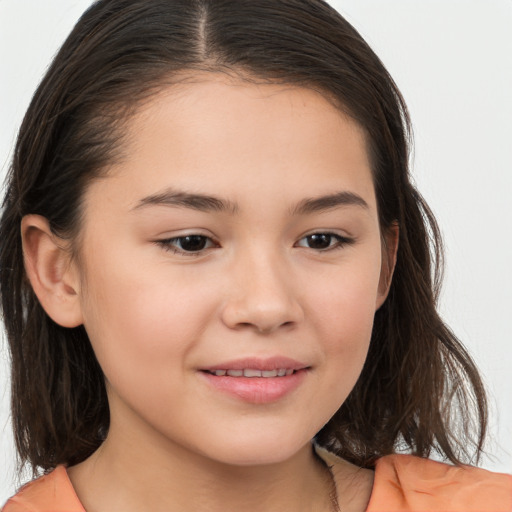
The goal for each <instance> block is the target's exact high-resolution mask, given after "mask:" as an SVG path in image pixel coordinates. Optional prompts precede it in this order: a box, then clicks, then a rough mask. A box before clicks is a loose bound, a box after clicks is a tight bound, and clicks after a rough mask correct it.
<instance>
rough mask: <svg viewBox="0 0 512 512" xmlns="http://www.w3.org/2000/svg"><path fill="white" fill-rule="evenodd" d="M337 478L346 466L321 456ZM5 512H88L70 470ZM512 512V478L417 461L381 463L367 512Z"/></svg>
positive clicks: (396, 458)
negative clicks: (338, 468)
mask: <svg viewBox="0 0 512 512" xmlns="http://www.w3.org/2000/svg"><path fill="white" fill-rule="evenodd" d="M320 455H321V456H322V457H323V458H324V460H325V461H326V462H327V464H328V465H329V466H331V469H332V471H333V474H334V475H336V465H337V464H340V463H341V462H340V461H339V459H338V458H337V457H336V456H334V455H331V454H329V455H325V454H323V455H322V454H320ZM2 511H3V512H85V510H84V508H83V506H82V504H81V503H80V501H79V499H78V497H77V495H76V494H75V491H74V489H73V486H72V485H71V482H70V480H69V478H68V474H67V472H66V469H65V467H64V466H59V467H57V468H56V469H55V470H54V471H52V472H51V473H49V474H48V475H45V476H43V477H41V478H38V479H37V480H34V481H33V482H30V483H28V484H27V485H25V486H24V487H22V488H21V490H20V491H19V492H18V494H16V495H15V496H13V497H12V498H11V499H10V500H8V501H7V503H6V504H5V506H4V508H3V509H2ZM406 511H416V512H420V511H421V512H436V511H437V512H512V475H505V474H502V473H492V472H490V471H486V470H484V469H478V468H474V467H470V466H464V467H456V466H451V465H448V464H443V463H440V462H435V461H432V460H428V459H421V458H419V457H413V456H411V455H389V456H387V457H382V458H381V459H379V460H378V461H377V465H376V468H375V480H374V485H373V490H372V494H371V498H370V502H369V504H368V508H367V510H366V512H406Z"/></svg>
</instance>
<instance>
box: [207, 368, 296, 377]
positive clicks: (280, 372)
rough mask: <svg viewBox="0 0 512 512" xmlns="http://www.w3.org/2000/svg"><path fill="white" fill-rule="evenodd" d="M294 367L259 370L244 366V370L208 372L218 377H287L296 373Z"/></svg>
mask: <svg viewBox="0 0 512 512" xmlns="http://www.w3.org/2000/svg"><path fill="white" fill-rule="evenodd" d="M294 371H295V370H293V369H292V368H279V369H277V370H257V369H254V368H244V369H243V370H209V371H208V373H210V374H212V375H215V376H217V377H224V376H228V377H249V378H251V377H263V378H270V377H286V376H288V375H291V374H292V373H294Z"/></svg>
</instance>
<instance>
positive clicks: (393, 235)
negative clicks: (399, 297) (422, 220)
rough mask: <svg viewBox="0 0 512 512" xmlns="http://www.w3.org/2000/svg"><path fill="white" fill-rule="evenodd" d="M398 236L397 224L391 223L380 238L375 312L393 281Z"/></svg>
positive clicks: (382, 302) (384, 298)
mask: <svg viewBox="0 0 512 512" xmlns="http://www.w3.org/2000/svg"><path fill="white" fill-rule="evenodd" d="M399 234H400V229H399V227H398V223H397V222H393V224H391V226H390V227H389V228H388V229H387V230H386V232H385V233H384V235H383V237H382V265H381V271H380V280H379V290H378V295H377V303H376V308H375V309H376V310H377V309H379V308H380V307H381V306H382V304H384V301H385V300H386V298H387V296H388V294H389V289H390V287H391V282H392V280H393V272H394V270H395V265H396V257H397V252H398V239H399Z"/></svg>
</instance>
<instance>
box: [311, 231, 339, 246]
mask: <svg viewBox="0 0 512 512" xmlns="http://www.w3.org/2000/svg"><path fill="white" fill-rule="evenodd" d="M333 239H334V237H333V236H332V235H329V234H327V233H319V234H315V235H309V236H307V237H306V240H307V243H308V247H310V248H311V249H327V248H328V247H330V246H331V243H332V241H333Z"/></svg>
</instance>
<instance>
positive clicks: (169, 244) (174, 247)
mask: <svg viewBox="0 0 512 512" xmlns="http://www.w3.org/2000/svg"><path fill="white" fill-rule="evenodd" d="M316 236H323V237H330V240H329V245H328V247H325V248H319V249H318V248H317V249H315V248H313V247H306V246H303V245H298V244H299V242H301V241H302V240H307V239H310V242H311V239H312V237H316ZM186 238H195V239H196V241H199V240H197V239H200V240H201V241H204V242H205V244H208V242H210V244H211V246H210V247H201V248H199V249H198V250H196V251H193V250H192V251H190V250H185V249H183V247H181V248H180V247H178V244H179V245H181V244H182V243H183V241H184V240H185V239H186ZM333 239H334V242H335V243H333V244H331V242H332V241H333ZM155 243H156V244H157V245H159V246H161V247H162V248H163V249H164V250H166V251H170V252H172V253H174V254H181V255H185V256H192V257H193V256H200V255H201V254H203V253H204V252H205V251H206V250H208V249H211V248H215V247H219V244H218V243H217V242H215V241H214V240H213V239H212V238H210V237H208V236H205V235H197V234H191V235H184V236H177V237H173V238H166V239H163V240H156V241H155ZM354 243H355V239H353V238H348V237H344V236H341V235H338V234H336V233H330V232H324V231H319V232H317V233H310V234H309V235H305V236H303V237H302V238H301V239H300V240H299V241H298V242H297V243H296V244H295V245H294V247H305V248H307V249H312V250H314V251H318V252H328V251H333V250H337V249H342V248H344V247H346V246H348V245H352V244H354Z"/></svg>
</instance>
